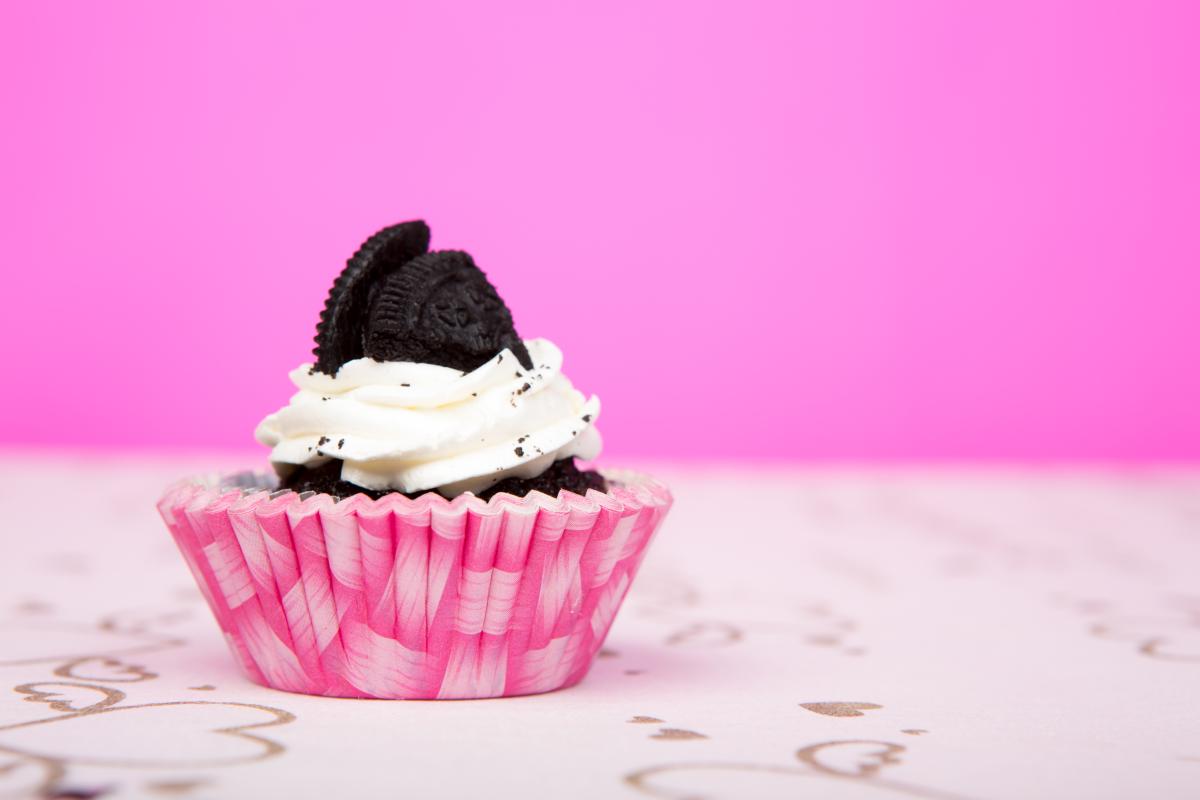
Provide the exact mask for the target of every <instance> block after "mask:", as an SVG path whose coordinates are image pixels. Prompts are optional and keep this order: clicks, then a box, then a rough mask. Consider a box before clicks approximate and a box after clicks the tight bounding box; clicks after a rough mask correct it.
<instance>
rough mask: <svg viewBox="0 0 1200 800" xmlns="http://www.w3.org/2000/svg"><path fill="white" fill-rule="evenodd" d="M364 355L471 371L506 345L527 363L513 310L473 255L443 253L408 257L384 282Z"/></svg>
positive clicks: (529, 362) (369, 324) (374, 303)
mask: <svg viewBox="0 0 1200 800" xmlns="http://www.w3.org/2000/svg"><path fill="white" fill-rule="evenodd" d="M366 328H367V332H366V337H365V341H364V351H365V354H366V355H367V356H369V357H371V358H373V359H375V360H376V361H416V362H419V363H425V364H441V365H442V366H445V367H452V368H454V369H457V370H461V371H463V372H470V371H471V370H473V369H475V368H476V367H478V366H480V365H482V364H485V363H486V362H487V361H488V360H489V359H491V358H494V357H495V356H496V354H497V353H499V352H500V351H501V350H503V349H505V348H508V349H509V350H511V351H512V352H513V354H514V355H516V357H517V360H518V361H520V362H521V365H522V366H523V367H525V368H526V369H533V361H532V359H530V357H529V352H528V351H527V350H526V349H525V344H524V343H523V342H522V341H521V337H520V336H518V335H517V331H516V329H515V328H514V327H513V321H512V314H511V313H510V312H509V310H508V306H506V305H505V304H504V301H503V300H501V299H500V295H498V294H497V293H496V289H495V287H493V286H492V284H491V283H489V282H488V279H487V276H486V275H484V274H483V271H482V270H481V269H479V267H477V266H475V262H474V261H473V260H472V259H471V256H469V255H467V254H466V253H464V252H461V251H458V250H443V251H437V252H432V253H426V254H424V255H421V256H418V257H417V258H414V259H413V260H412V261H409V262H408V263H407V264H405V265H404V266H403V267H402V268H401V269H398V270H395V271H393V272H389V273H388V274H386V275H385V276H384V277H383V279H382V284H381V285H380V287H379V289H378V291H377V292H376V294H375V296H374V298H373V299H372V301H371V308H370V312H369V316H368V318H367V325H366Z"/></svg>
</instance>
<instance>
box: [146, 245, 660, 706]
mask: <svg viewBox="0 0 1200 800" xmlns="http://www.w3.org/2000/svg"><path fill="white" fill-rule="evenodd" d="M429 238H430V236H429V228H428V227H427V226H426V225H425V224H424V223H423V222H406V223H402V224H400V225H395V226H392V227H389V228H386V229H384V230H382V231H380V232H379V233H377V234H375V235H374V236H372V237H371V238H370V239H368V240H367V241H366V242H365V243H364V244H363V246H362V247H361V248H360V249H359V250H358V252H356V253H355V254H354V256H353V257H351V259H350V260H349V262H348V263H347V265H346V268H345V269H344V270H343V271H342V273H341V274H340V275H339V276H338V278H337V280H336V281H335V282H334V284H333V288H332V290H331V291H330V293H329V297H328V299H327V301H326V303H325V308H324V310H323V311H322V313H321V317H320V321H319V323H318V325H317V336H316V345H317V346H316V349H315V350H314V356H315V359H314V361H313V363H311V364H305V365H302V366H300V367H298V368H297V369H295V370H293V371H292V373H291V379H292V381H293V382H294V383H295V385H296V387H297V389H298V391H297V392H296V394H295V395H294V396H293V397H292V399H291V401H290V402H289V403H288V405H287V406H285V407H284V408H283V409H281V410H279V411H277V412H275V413H274V414H271V415H269V416H268V417H267V418H266V419H264V420H263V421H262V423H261V424H260V425H259V426H258V429H257V431H256V434H255V435H256V437H257V439H258V440H259V441H260V442H262V443H264V444H266V445H268V446H270V447H271V448H272V449H271V456H270V460H271V464H272V467H273V469H272V472H270V473H266V472H263V473H240V474H234V475H225V476H214V477H202V478H193V479H189V480H186V481H182V482H180V483H179V484H176V485H175V486H173V487H171V488H170V489H169V490H168V491H167V493H166V494H165V495H164V497H163V498H162V499H161V500H160V502H159V511H160V513H161V514H162V516H163V519H164V520H165V521H166V523H167V525H168V527H169V528H170V530H171V533H172V535H173V536H174V538H175V541H176V543H177V544H178V545H179V548H180V550H181V551H182V553H183V555H184V558H185V559H186V560H187V563H188V566H189V567H190V568H191V570H192V573H193V574H194V575H195V577H196V579H197V581H198V583H199V584H200V588H201V590H202V591H203V594H204V596H205V599H206V600H207V601H208V603H209V605H210V607H211V608H212V611H213V613H214V615H215V616H216V619H217V622H218V623H219V624H220V626H221V628H222V630H223V632H224V633H225V638H226V641H228V642H229V644H230V647H231V648H232V650H233V653H234V655H235V656H236V657H237V659H238V663H239V664H240V665H241V667H242V669H243V670H244V671H245V673H246V674H247V676H249V677H250V678H251V679H252V680H254V681H256V682H258V683H261V684H263V685H266V686H270V687H274V688H278V689H285V690H288V691H297V692H305V693H309V694H322V695H330V696H338V697H374V698H394V699H434V698H472V697H499V696H505V695H519V694H531V693H536V692H544V691H550V690H552V689H557V688H561V687H564V686H569V685H572V684H574V683H576V682H577V681H579V680H581V679H582V678H583V676H584V675H585V674H586V672H587V670H588V667H589V665H590V664H591V662H592V659H593V657H594V656H595V654H596V652H597V651H598V650H599V649H600V646H601V644H602V643H603V641H604V637H605V636H606V635H607V632H608V629H609V627H610V625H611V624H612V621H613V618H614V616H615V614H616V612H617V609H618V607H619V606H620V603H621V600H622V599H623V598H624V596H625V593H626V591H627V590H628V588H629V585H630V582H631V581H632V580H633V577H634V575H635V573H636V571H637V568H638V565H639V564H640V563H641V560H642V557H643V555H644V554H645V551H646V548H647V546H648V545H649V542H650V540H651V538H652V537H653V535H654V533H655V531H656V530H657V529H658V527H659V525H660V523H661V522H662V519H663V517H664V516H665V515H666V512H667V510H668V509H669V508H670V505H671V495H670V493H669V492H668V491H667V489H666V488H665V487H663V486H662V485H661V484H659V483H658V482H656V481H654V480H653V479H651V478H648V477H646V476H644V475H638V474H636V473H632V472H619V471H606V472H605V473H604V474H601V473H600V472H597V471H594V470H590V469H581V468H580V467H579V465H577V464H576V459H582V460H590V459H593V458H595V457H596V456H597V455H598V454H599V452H600V446H601V442H600V435H599V433H598V432H597V431H596V428H595V422H596V419H597V417H598V416H599V414H600V402H599V400H597V399H596V397H595V396H592V397H585V396H584V395H583V394H581V393H580V392H578V391H576V390H575V388H574V387H573V386H572V385H571V382H570V381H569V380H567V378H566V377H565V376H564V375H563V373H562V353H561V352H560V351H559V350H558V348H557V347H555V346H554V345H553V344H552V343H550V342H549V341H547V340H545V339H527V340H522V339H521V338H520V337H519V336H518V335H517V332H516V329H515V327H514V325H513V320H512V315H511V313H510V312H509V310H508V307H507V306H506V305H505V304H504V301H503V300H502V299H501V298H500V296H499V294H497V292H496V290H495V288H494V287H493V286H492V285H491V283H489V282H488V280H487V277H486V276H485V275H484V273H483V272H482V271H481V270H480V269H479V268H478V267H477V266H476V265H475V262H474V261H473V260H472V258H471V257H470V256H469V255H467V254H466V253H463V252H459V251H435V252H430V251H429V249H428V248H429Z"/></svg>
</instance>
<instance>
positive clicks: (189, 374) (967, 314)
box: [0, 0, 1200, 459]
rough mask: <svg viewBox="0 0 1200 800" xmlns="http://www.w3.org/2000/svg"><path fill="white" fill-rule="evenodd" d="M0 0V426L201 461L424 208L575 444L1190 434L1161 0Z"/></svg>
mask: <svg viewBox="0 0 1200 800" xmlns="http://www.w3.org/2000/svg"><path fill="white" fill-rule="evenodd" d="M179 5H181V4H166V3H145V4H128V3H107V4H103V5H102V4H84V3H79V4H73V5H70V6H65V5H61V4H47V3H26V4H6V5H5V7H4V9H3V11H0V61H2V62H3V63H2V64H0V68H2V70H3V75H4V80H3V81H2V82H0V108H3V110H4V111H3V126H2V128H0V206H2V207H0V212H2V213H0V226H2V228H0V233H2V239H0V247H2V251H0V252H2V253H3V259H4V263H5V265H6V266H5V288H6V302H5V303H4V313H3V314H0V326H2V328H3V329H2V330H0V341H2V342H3V344H2V345H0V347H3V353H2V354H0V355H2V356H3V366H4V371H5V376H6V377H5V380H4V391H3V395H2V396H3V401H2V403H3V408H4V411H5V414H4V417H5V424H4V426H3V428H2V429H0V436H2V437H3V441H7V442H9V443H23V444H30V443H32V444H55V445H58V444H70V443H87V444H91V445H99V446H107V445H121V446H136V447H141V446H197V445H214V446H239V445H246V444H249V443H250V441H251V440H250V436H251V431H252V429H253V427H254V425H255V423H256V422H257V421H258V419H259V418H260V417H261V416H262V415H263V414H265V413H266V412H268V411H271V410H274V409H275V408H276V407H278V406H279V405H281V404H282V403H283V402H284V401H285V400H286V398H287V396H288V394H289V391H290V385H289V384H288V382H287V380H286V377H285V373H286V371H287V370H288V369H289V368H291V367H293V366H295V365H296V364H298V363H299V362H301V361H302V360H305V359H306V358H307V356H308V350H309V348H310V346H311V345H310V337H311V333H312V328H313V325H314V324H315V321H316V315H317V312H318V310H319V308H320V306H321V303H322V301H323V298H324V295H325V292H326V290H327V288H328V285H329V283H330V282H331V281H332V279H333V277H334V276H335V275H336V273H337V271H338V270H339V269H340V267H341V265H342V263H343V262H344V260H345V258H346V257H347V256H348V255H349V254H350V253H351V252H352V251H353V250H354V249H355V248H356V247H357V245H358V243H359V242H360V240H362V239H363V238H364V237H365V236H367V235H368V234H370V233H371V232H373V231H374V230H375V229H376V228H378V227H381V226H382V225H385V224H388V223H391V222H395V221H399V220H403V219H407V218H411V217H415V216H422V217H424V218H425V219H427V220H428V221H429V222H430V223H431V225H432V227H433V230H434V245H435V247H461V248H465V249H468V250H470V251H471V252H472V253H473V254H474V255H475V256H476V259H477V260H478V261H479V263H480V264H481V265H482V266H483V267H484V268H485V269H486V270H488V271H489V273H490V275H491V276H492V278H493V280H494V281H495V283H496V284H497V285H498V286H499V288H500V290H501V292H502V294H504V296H505V297H506V298H507V299H508V301H509V304H510V306H511V307H512V309H513V311H514V314H515V315H516V318H517V321H518V326H519V329H520V330H521V332H522V333H523V334H524V335H526V336H547V337H549V338H551V339H553V340H555V341H556V342H557V343H559V344H560V345H561V346H562V347H563V349H564V351H565V352H566V353H567V371H568V374H569V375H570V376H571V377H572V378H573V379H574V381H575V383H576V385H577V386H579V387H580V388H582V389H584V390H585V391H594V392H596V393H598V394H599V395H600V396H601V398H602V399H603V401H604V405H605V411H604V415H603V417H602V420H601V425H600V427H601V429H602V430H603V431H604V433H605V435H606V438H607V440H608V444H609V453H610V455H613V456H625V455H656V456H684V457H687V456H739V457H823V458H824V457H845V458H987V457H1001V458H1032V459H1058V458H1088V457H1099V458H1128V459H1159V458H1189V457H1196V456H1200V414H1197V412H1196V410H1197V408H1200V370H1198V369H1197V365H1198V363H1200V353H1198V352H1197V350H1198V343H1200V323H1198V321H1197V320H1198V317H1200V315H1198V314H1197V298H1198V297H1200V269H1198V266H1197V265H1198V264H1200V225H1198V219H1200V217H1198V211H1200V202H1198V200H1200V197H1198V194H1200V156H1198V153H1197V149H1198V147H1197V142H1198V141H1200V114H1198V111H1197V109H1198V108H1200V104H1198V103H1197V96H1198V82H1197V75H1198V66H1200V56H1198V55H1197V53H1198V52H1200V51H1198V49H1197V46H1196V41H1195V37H1196V32H1197V30H1198V23H1200V18H1198V14H1197V12H1196V11H1195V9H1196V8H1197V6H1196V5H1195V4H1192V3H1177V4H1172V3H1141V2H1130V3H1123V4H1114V3H1080V4H1067V3H1048V2H1033V3H1011V2H1006V3H993V4H990V5H991V6H992V7H991V8H984V7H983V5H984V4H980V3H961V2H946V3H928V2H912V3H908V2H906V3H899V2H895V3H892V2H886V3H885V2H881V3H869V4H862V3H851V2H842V1H840V0H839V1H838V2H829V3H820V4H815V3H792V2H781V3H746V2H740V3H729V4H711V3H694V2H689V3H661V4H652V6H653V7H651V4H644V3H619V4H618V3H590V4H577V3H561V2H557V3H545V4H539V5H521V6H519V7H511V5H510V4H488V3H477V4H474V3H473V4H453V5H452V4H442V3H419V4H418V3H412V4H395V3H388V4H380V5H378V6H375V7H371V6H366V5H360V4H355V7H354V8H353V9H349V8H346V7H344V6H345V5H346V4H323V5H324V7H317V6H312V7H307V6H299V5H296V4H292V3H281V4H278V5H275V6H270V5H267V4H243V3H233V4H227V5H217V4H196V5H197V6H198V7H196V8H190V9H185V8H181V7H177V6H179Z"/></svg>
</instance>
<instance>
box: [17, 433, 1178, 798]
mask: <svg viewBox="0 0 1200 800" xmlns="http://www.w3.org/2000/svg"><path fill="white" fill-rule="evenodd" d="M234 462H237V463H236V465H241V466H256V465H255V464H254V462H253V460H252V458H250V457H244V458H241V459H240V460H239V459H231V458H228V457H226V458H213V457H208V458H206V459H200V458H188V459H183V458H181V459H163V458H148V457H130V456H126V457H116V456H105V455H101V454H92V455H86V456H84V455H79V456H75V455H64V454H58V455H45V454H43V455H38V454H33V453H8V454H6V455H5V458H4V459H3V463H4V464H5V466H4V467H3V468H0V498H2V503H3V504H2V508H3V521H2V522H0V525H2V528H0V530H2V531H3V532H2V534H0V536H2V543H3V556H2V558H0V626H2V627H3V635H2V636H0V683H2V686H0V688H3V689H7V691H3V692H2V693H0V797H24V796H31V797H38V796H59V797H85V796H86V797H91V796H98V797H105V798H108V797H166V796H172V797H188V798H217V797H288V798H307V797H350V796H357V797H409V798H413V797H418V798H425V797H471V798H488V797H509V796H516V795H520V796H523V797H555V798H561V797H570V798H573V800H583V799H584V798H608V797H616V798H630V800H634V799H635V798H654V797H657V798H675V799H678V800H682V799H683V798H701V797H704V798H758V797H763V798H771V797H781V798H782V797H787V798H796V797H814V798H843V797H847V798H849V797H855V798H856V797H864V798H867V797H870V798H874V797H880V798H886V797H897V798H899V797H909V798H931V799H935V800H949V799H950V798H980V799H982V798H1013V797H1022V798H1073V797H1079V798H1130V797H1155V798H1195V797H1198V796H1200V470H1191V471H1188V470H1184V469H1172V470H1167V469H1162V470H1151V469H1127V470H1115V469H1112V470H1104V469H1091V470H1085V469H1071V470H1067V469H1035V470H1016V469H1011V468H1010V469H972V470H952V469H948V468H943V469H927V470H918V469H903V468H889V469H850V468H839V469H832V468H808V469H791V468H783V467H778V468H754V469H751V468H747V467H745V466H741V467H739V466H733V465H725V466H710V467H707V468H699V467H689V468H681V467H672V468H654V467H651V468H650V469H651V471H652V472H654V473H655V474H657V475H658V476H659V477H661V478H663V479H664V480H666V482H667V483H668V484H669V485H670V486H671V487H672V489H673V490H674V492H675V496H676V506H675V508H674V510H673V511H672V512H671V515H670V516H669V517H668V519H667V521H666V523H665V525H664V527H663V529H662V531H661V532H660V534H659V537H658V539H657V540H656V541H655V543H654V545H653V546H652V549H651V552H650V555H649V557H648V559H647V561H646V564H645V567H644V569H643V572H642V574H641V575H640V576H639V577H638V579H637V582H636V583H635V584H634V588H633V591H632V593H631V594H630V597H629V599H628V601H627V603H626V605H625V607H624V608H623V609H622V611H621V614H620V615H619V616H618V618H617V623H616V625H615V627H614V628H613V631H612V633H611V635H610V637H609V640H608V642H607V644H606V647H605V649H604V651H602V653H601V657H600V658H599V659H598V660H597V662H596V664H595V667H594V668H593V670H592V672H591V674H590V675H589V676H588V678H587V679H585V680H584V682H583V683H582V684H581V685H579V686H578V687H575V688H573V689H568V690H565V691H561V692H557V693H553V694H549V695H542V696H535V697H522V698H510V699H502V700H487V701H440V702H436V701H435V702H389V701H361V700H336V699H327V698H317V697H306V696H300V695H293V694H287V693H283V692H277V691H272V690H268V689H263V688H260V687H258V686H255V685H253V684H251V683H249V682H248V681H247V680H246V679H245V678H243V677H242V676H241V675H240V674H239V673H238V671H237V670H236V668H235V666H234V662H233V660H232V658H231V657H230V656H229V654H228V653H227V652H226V650H225V646H224V643H223V642H222V639H221V636H220V634H219V631H218V629H217V626H216V624H215V623H214V622H213V621H212V619H211V618H210V617H209V615H208V612H207V609H206V608H205V607H204V605H203V602H202V601H201V599H200V595H199V593H198V592H197V591H196V589H195V588H194V587H193V585H192V582H191V578H190V576H189V574H188V572H187V570H186V568H185V567H184V564H183V562H182V559H181V558H180V557H179V554H178V553H177V552H176V551H175V549H174V544H173V543H172V542H171V539H170V537H169V536H168V535H167V532H166V529H165V527H164V526H163V524H162V523H161V521H160V520H159V519H158V517H157V515H156V512H155V510H154V501H155V500H156V498H157V496H158V493H159V491H160V490H161V489H162V488H163V487H165V486H166V485H167V484H168V483H170V482H172V481H173V480H174V479H176V478H177V477H180V476H182V475H184V474H187V473H189V472H192V471H196V470H197V469H203V468H210V467H217V466H234V465H235V463H234ZM737 496H742V497H743V498H744V499H745V505H746V508H747V512H746V515H745V516H744V517H742V518H734V519H730V518H726V517H725V516H723V515H717V514H714V513H712V510H713V509H714V508H718V507H724V506H726V505H727V503H728V502H729V501H730V499H731V498H734V497H737ZM55 792H57V793H58V794H55ZM39 793H45V794H39Z"/></svg>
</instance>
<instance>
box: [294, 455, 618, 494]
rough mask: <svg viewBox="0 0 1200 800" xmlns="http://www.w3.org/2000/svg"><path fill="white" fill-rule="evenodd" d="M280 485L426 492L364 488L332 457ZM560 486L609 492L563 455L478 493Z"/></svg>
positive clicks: (326, 490) (599, 478) (600, 479)
mask: <svg viewBox="0 0 1200 800" xmlns="http://www.w3.org/2000/svg"><path fill="white" fill-rule="evenodd" d="M279 488H281V489H291V490H292V491H294V492H317V493H318V494H328V495H332V496H334V497H336V498H337V499H339V500H341V499H344V498H347V497H353V496H354V495H356V494H365V495H367V496H368V497H371V498H374V499H376V500H378V499H379V498H380V497H383V496H384V495H388V494H404V496H405V497H410V498H416V497H419V496H420V495H422V494H425V492H416V493H414V494H405V493H403V492H387V491H377V490H374V489H364V488H363V487H361V486H357V485H355V484H353V483H349V482H348V481H344V480H342V462H341V461H338V460H337V459H334V460H332V461H329V462H328V463H325V464H322V465H321V466H319V467H314V468H311V469H310V468H308V467H300V468H298V469H296V470H295V471H294V472H292V473H291V474H290V475H288V476H287V477H285V478H283V479H282V480H280V482H279ZM561 489H566V490H567V491H571V492H575V493H576V494H581V495H582V494H586V493H587V490H588V489H595V490H596V491H598V492H606V491H608V483H607V481H605V480H604V476H603V475H601V474H600V473H599V472H593V471H591V470H581V469H579V468H578V467H577V466H575V459H573V458H564V459H562V460H561V461H555V462H554V463H553V464H551V465H550V467H549V468H548V469H547V470H546V471H545V472H543V473H542V474H541V475H538V476H537V477H535V478H505V479H504V480H502V481H500V482H499V483H497V484H496V485H495V486H492V487H491V488H489V489H486V490H484V491H482V492H480V493H479V496H480V497H481V498H483V499H484V500H487V499H489V498H491V497H492V496H493V495H496V494H499V493H500V492H507V493H508V494H511V495H515V496H517V497H524V496H525V495H527V494H529V493H530V492H532V491H539V492H544V493H546V494H548V495H550V496H551V497H558V492H559V490H561Z"/></svg>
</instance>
